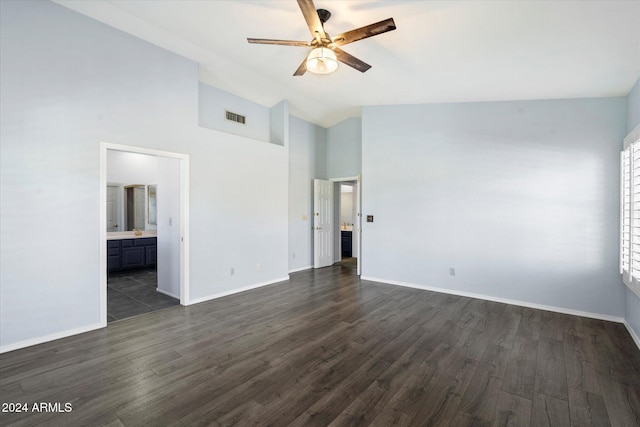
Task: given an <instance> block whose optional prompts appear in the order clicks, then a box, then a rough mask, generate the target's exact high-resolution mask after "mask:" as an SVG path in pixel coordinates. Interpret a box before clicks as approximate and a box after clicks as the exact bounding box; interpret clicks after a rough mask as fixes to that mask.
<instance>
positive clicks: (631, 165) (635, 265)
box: [620, 125, 640, 296]
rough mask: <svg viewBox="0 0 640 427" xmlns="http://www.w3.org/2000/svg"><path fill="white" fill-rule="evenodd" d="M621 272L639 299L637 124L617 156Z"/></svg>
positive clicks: (639, 147) (639, 145)
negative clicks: (618, 162)
mask: <svg viewBox="0 0 640 427" xmlns="http://www.w3.org/2000/svg"><path fill="white" fill-rule="evenodd" d="M620 273H621V274H622V280H623V281H624V283H625V284H626V285H627V286H629V288H630V289H631V290H632V291H633V292H634V293H636V294H637V295H638V296H640V125H639V126H638V127H636V128H635V129H634V130H633V132H631V133H630V134H629V135H628V136H627V137H626V138H625V140H624V150H623V151H622V153H620Z"/></svg>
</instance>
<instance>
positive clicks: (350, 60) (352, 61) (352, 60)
mask: <svg viewBox="0 0 640 427" xmlns="http://www.w3.org/2000/svg"><path fill="white" fill-rule="evenodd" d="M333 51H334V52H335V54H336V58H338V61H340V62H342V63H344V64H347V65H348V66H350V67H353V68H355V69H356V70H358V71H360V72H361V73H364V72H365V71H367V70H368V69H369V68H371V65H369V64H367V63H366V62H364V61H361V60H359V59H358V58H356V57H355V56H352V55H349V54H348V53H347V52H345V51H344V50H342V49H339V48H335V49H333Z"/></svg>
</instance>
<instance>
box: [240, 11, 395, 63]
mask: <svg viewBox="0 0 640 427" xmlns="http://www.w3.org/2000/svg"><path fill="white" fill-rule="evenodd" d="M298 5H299V6H300V10H301V11H302V15H304V19H305V21H307V26H308V27H309V31H311V35H312V36H313V40H311V41H310V42H304V41H294V40H272V39H253V38H247V41H248V42H249V43H257V44H275V45H283V46H299V47H307V48H309V47H310V48H312V49H311V51H310V52H309V54H308V56H307V57H306V58H305V59H304V61H302V64H300V66H299V67H298V69H297V70H296V72H295V73H293V75H294V76H301V75H303V74H304V73H305V72H306V71H310V72H313V73H316V74H329V73H332V72H334V71H335V70H336V69H337V68H338V61H340V62H342V63H344V64H347V65H349V66H350V67H353V68H355V69H356V70H358V71H360V72H362V73H364V72H365V71H367V70H368V69H369V68H371V65H369V64H367V63H366V62H364V61H361V60H359V59H358V58H356V57H354V56H352V55H349V54H348V53H347V52H345V51H344V50H342V49H340V46H344V45H345V44H349V43H353V42H357V41H358V40H362V39H366V38H368V37H372V36H377V35H378V34H382V33H386V32H387V31H392V30H395V29H396V24H395V22H393V18H389V19H385V20H384V21H380V22H376V23H375V24H370V25H367V26H365V27H361V28H357V29H355V30H351V31H347V32H346V33H342V34H338V35H337V36H334V37H331V36H330V35H329V34H328V33H327V32H326V31H325V30H324V24H325V22H327V21H328V20H329V18H330V17H331V12H329V11H328V10H325V9H318V10H316V7H315V6H314V4H313V0H298Z"/></svg>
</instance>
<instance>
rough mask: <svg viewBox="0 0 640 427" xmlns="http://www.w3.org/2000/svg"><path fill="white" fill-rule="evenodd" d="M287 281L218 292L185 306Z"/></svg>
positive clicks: (194, 300)
mask: <svg viewBox="0 0 640 427" xmlns="http://www.w3.org/2000/svg"><path fill="white" fill-rule="evenodd" d="M287 280H289V276H287V277H281V278H279V279H275V280H270V281H268V282H262V283H256V284H255V285H249V286H245V287H243V288H238V289H233V290H230V291H225V292H220V293H219V294H214V295H209V296H206V297H202V298H196V299H192V300H190V301H188V302H187V303H186V304H185V305H192V304H198V303H201V302H205V301H210V300H212V299H217V298H222V297H226V296H228V295H233V294H237V293H240V292H245V291H250V290H251V289H256V288H261V287H263V286H268V285H273V284H275V283H281V282H286V281H287Z"/></svg>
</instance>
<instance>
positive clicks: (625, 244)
mask: <svg viewBox="0 0 640 427" xmlns="http://www.w3.org/2000/svg"><path fill="white" fill-rule="evenodd" d="M620 202H621V203H620V274H624V275H629V273H630V269H629V264H630V257H631V147H628V148H627V149H626V150H624V151H622V152H621V153H620Z"/></svg>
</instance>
